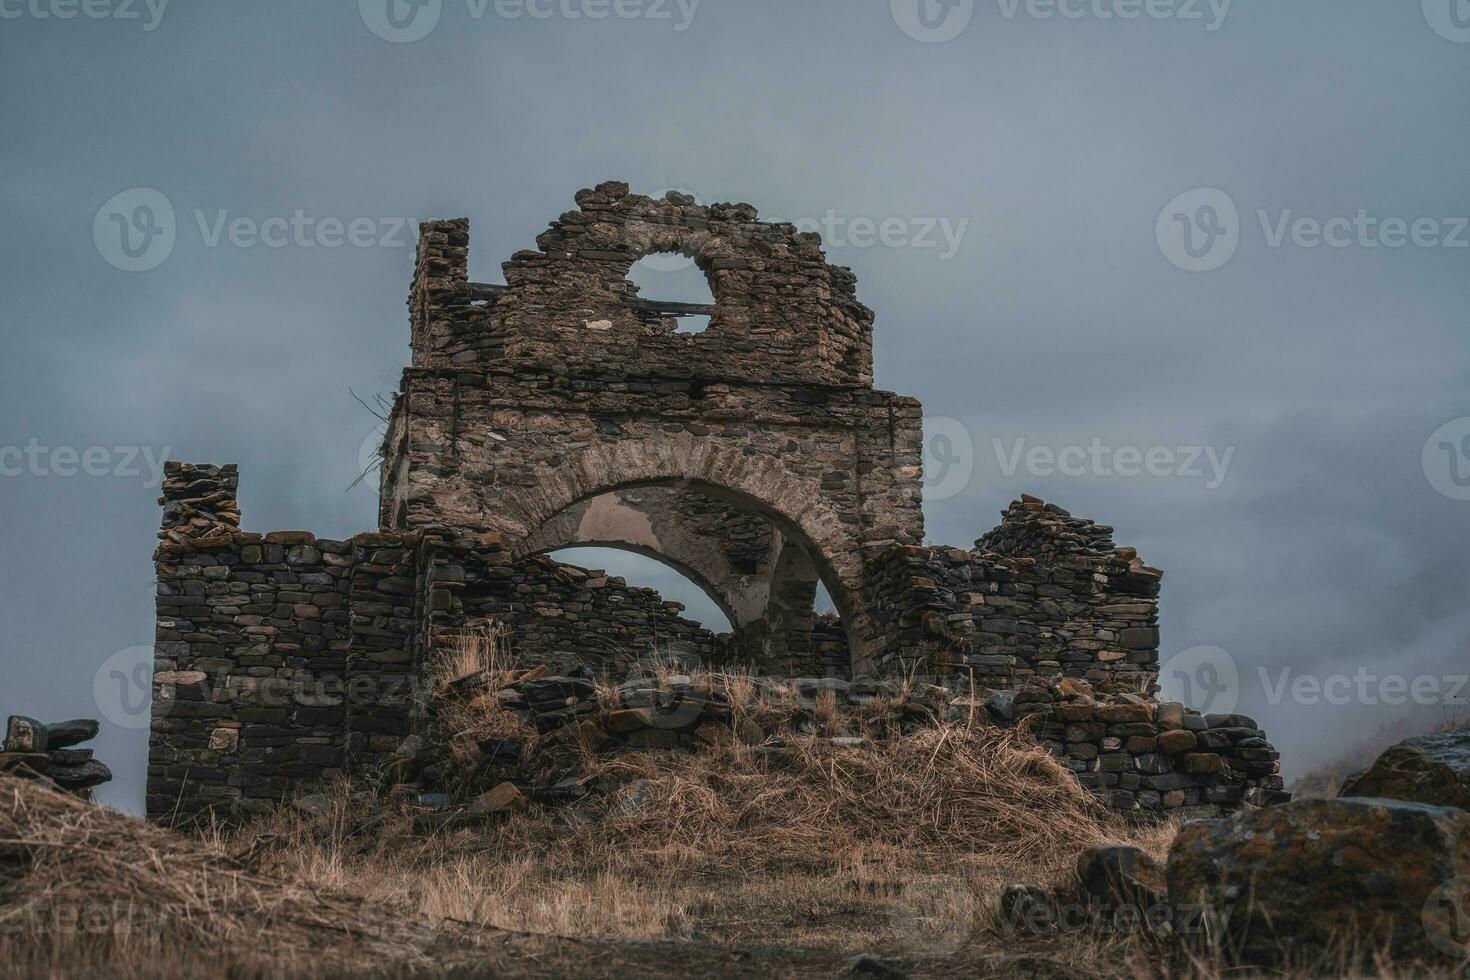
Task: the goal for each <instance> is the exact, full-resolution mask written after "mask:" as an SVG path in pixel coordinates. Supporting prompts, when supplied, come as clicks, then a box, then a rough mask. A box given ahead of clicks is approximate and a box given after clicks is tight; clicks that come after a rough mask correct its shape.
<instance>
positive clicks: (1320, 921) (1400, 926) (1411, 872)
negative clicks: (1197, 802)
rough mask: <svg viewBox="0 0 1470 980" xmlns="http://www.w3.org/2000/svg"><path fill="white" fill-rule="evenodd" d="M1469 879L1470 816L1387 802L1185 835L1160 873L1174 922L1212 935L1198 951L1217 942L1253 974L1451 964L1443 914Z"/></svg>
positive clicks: (1205, 824) (1350, 803)
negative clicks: (1189, 920) (1387, 960)
mask: <svg viewBox="0 0 1470 980" xmlns="http://www.w3.org/2000/svg"><path fill="white" fill-rule="evenodd" d="M1466 875H1470V813H1466V812H1465V811H1463V810H1458V809H1452V808H1448V807H1434V806H1428V805H1426V804H1422V803H1409V802H1403V801H1397V800H1382V799H1338V800H1302V801H1299V802H1296V803H1291V804H1287V805H1284V806H1277V807H1270V808H1267V809H1263V810H1252V811H1245V812H1241V813H1237V814H1235V815H1233V816H1231V817H1229V818H1226V819H1224V820H1210V821H1197V822H1194V823H1190V824H1187V825H1186V826H1185V827H1184V829H1183V830H1182V831H1181V832H1180V834H1179V836H1178V838H1177V839H1176V840H1175V841H1174V844H1173V846H1172V847H1171V848H1170V851H1169V862H1168V868H1167V880H1168V894H1169V902H1170V904H1171V905H1172V906H1173V907H1174V909H1175V912H1176V918H1177V917H1178V916H1179V914H1180V913H1183V912H1186V911H1194V912H1197V913H1198V916H1196V918H1199V919H1201V920H1202V921H1205V922H1209V923H1212V924H1213V925H1214V926H1215V927H1216V928H1212V929H1208V930H1201V931H1200V932H1199V933H1198V934H1197V935H1196V936H1195V937H1194V938H1195V939H1201V938H1202V937H1204V936H1205V935H1209V934H1211V933H1215V934H1217V935H1219V936H1220V937H1221V938H1222V947H1221V948H1220V951H1221V952H1224V953H1225V954H1226V955H1227V956H1228V957H1229V958H1231V959H1236V960H1239V961H1242V962H1245V963H1249V964H1253V965H1257V966H1266V967H1278V966H1297V967H1316V968H1317V969H1321V968H1323V966H1324V965H1328V966H1335V965H1336V964H1338V963H1339V962H1340V961H1342V960H1344V959H1347V960H1355V961H1359V962H1364V963H1368V962H1371V960H1372V958H1373V957H1375V956H1379V955H1387V956H1389V957H1391V958H1393V959H1395V960H1399V961H1405V960H1422V961H1426V962H1428V961H1433V960H1434V959H1435V958H1436V957H1442V956H1444V955H1445V953H1447V952H1449V953H1453V951H1454V942H1455V939H1454V937H1453V936H1452V935H1449V934H1448V933H1447V931H1446V930H1447V926H1446V923H1444V922H1442V921H1441V917H1440V916H1439V911H1440V909H1439V906H1440V905H1442V904H1446V903H1445V902H1443V901H1442V900H1443V899H1446V898H1448V899H1449V900H1450V901H1449V902H1448V904H1449V905H1450V906H1453V905H1454V900H1456V899H1458V898H1459V895H1458V894H1451V893H1452V892H1454V890H1455V889H1456V887H1457V885H1456V881H1457V879H1460V878H1462V877H1464V876H1466ZM1461 939H1462V940H1470V935H1466V936H1464V937H1461ZM1447 947H1448V948H1447ZM1462 952H1470V946H1466V947H1464V948H1463V950H1462ZM1283 960H1285V961H1283Z"/></svg>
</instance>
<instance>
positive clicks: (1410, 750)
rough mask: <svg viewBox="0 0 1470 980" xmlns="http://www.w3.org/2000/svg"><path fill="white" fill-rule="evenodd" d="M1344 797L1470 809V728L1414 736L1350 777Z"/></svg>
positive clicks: (1343, 791) (1343, 789) (1344, 788)
mask: <svg viewBox="0 0 1470 980" xmlns="http://www.w3.org/2000/svg"><path fill="white" fill-rule="evenodd" d="M1341 795H1343V796H1381V797H1387V798H1388V799H1393V800H1411V801H1413V802H1416V803H1429V804H1432V805H1434V806H1456V807H1459V808H1460V809H1462V810H1470V730H1461V731H1456V732H1443V733H1441V734H1438V735H1425V736H1422V737H1420V738H1411V739H1407V740H1405V741H1403V742H1400V743H1399V744H1398V745H1395V746H1394V747H1393V748H1391V749H1389V750H1388V751H1387V752H1384V753H1383V754H1382V755H1380V756H1379V757H1378V760H1377V761H1376V762H1374V763H1373V765H1372V766H1371V767H1370V768H1369V769H1368V771H1367V772H1365V773H1363V774H1361V775H1359V776H1356V777H1354V778H1353V779H1350V780H1348V782H1347V784H1346V785H1345V786H1343V788H1342V794H1341Z"/></svg>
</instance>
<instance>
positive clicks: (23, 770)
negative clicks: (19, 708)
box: [0, 715, 112, 794]
mask: <svg viewBox="0 0 1470 980" xmlns="http://www.w3.org/2000/svg"><path fill="white" fill-rule="evenodd" d="M97 728H98V726H97V722H95V721H92V720H91V719H88V718H78V719H76V720H74V721H58V722H53V723H52V724H49V725H47V724H43V723H42V722H39V721H37V720H36V719H34V718H27V717H25V716H24V715H11V716H10V720H9V721H8V722H7V723H6V726H5V743H4V745H3V746H0V773H5V774H8V775H13V776H20V777H22V778H32V779H39V780H43V781H46V782H50V783H53V784H55V785H56V786H58V787H59V788H61V789H64V790H68V791H70V792H73V793H80V794H84V793H86V791H87V790H89V789H91V788H92V787H93V786H100V785H102V784H103V783H105V782H107V781H108V780H110V779H112V770H111V769H108V768H107V767H106V766H105V765H103V764H102V763H100V762H98V761H97V760H96V759H94V758H92V750H91V749H79V748H76V747H75V746H76V745H77V744H78V743H79V742H87V741H90V740H91V739H94V738H96V737H97Z"/></svg>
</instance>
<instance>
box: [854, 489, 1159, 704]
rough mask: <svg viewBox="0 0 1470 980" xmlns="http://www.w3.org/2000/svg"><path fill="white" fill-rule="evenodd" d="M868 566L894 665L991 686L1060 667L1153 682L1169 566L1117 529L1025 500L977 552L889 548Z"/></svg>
mask: <svg viewBox="0 0 1470 980" xmlns="http://www.w3.org/2000/svg"><path fill="white" fill-rule="evenodd" d="M869 564H870V569H871V571H870V573H869V580H870V582H871V583H872V589H873V592H872V595H871V597H870V600H869V603H870V607H871V608H872V610H873V612H874V615H875V617H876V618H877V620H878V621H879V622H881V623H882V624H883V627H884V633H883V648H884V650H885V657H886V658H888V660H890V661H891V660H900V661H904V662H906V663H908V664H911V665H912V664H918V665H922V666H923V667H924V668H925V672H927V673H933V674H936V675H940V676H946V675H952V674H968V675H971V676H973V677H974V678H975V681H976V683H977V684H979V685H981V686H985V687H993V688H1003V687H1011V686H1015V685H1018V684H1023V683H1025V682H1027V681H1028V680H1031V679H1035V678H1046V677H1049V676H1051V675H1053V674H1061V675H1064V676H1068V677H1075V678H1078V679H1080V680H1085V681H1087V682H1089V683H1090V684H1093V685H1095V686H1096V687H1097V688H1098V689H1099V690H1104V691H1110V692H1112V691H1121V692H1127V691H1131V692H1136V693H1141V694H1149V693H1152V692H1153V691H1154V690H1156V687H1157V685H1156V678H1157V674H1158V645H1159V633H1158V592H1159V584H1160V582H1161V580H1162V577H1163V573H1162V572H1160V571H1158V570H1157V569H1154V568H1150V567H1148V566H1147V565H1145V564H1144V563H1143V562H1142V560H1141V559H1140V558H1139V557H1138V555H1137V553H1136V552H1135V551H1134V550H1133V549H1131V548H1117V547H1115V546H1114V544H1113V539H1112V529H1111V528H1109V527H1106V526H1104V525H1100V524H1095V523H1093V522H1092V521H1089V520H1087V519H1085V518H1077V517H1072V516H1071V515H1070V514H1068V513H1067V512H1066V511H1064V510H1062V509H1061V508H1060V507H1057V506H1056V505H1054V504H1047V503H1045V502H1044V501H1041V500H1039V499H1037V498H1035V497H1023V498H1022V499H1020V500H1017V501H1015V502H1014V503H1013V504H1011V506H1010V507H1009V508H1008V509H1007V510H1006V511H1005V513H1004V514H1003V515H1002V521H1001V523H1000V524H999V525H998V526H997V527H996V528H994V529H993V530H991V531H990V532H989V533H987V534H986V535H985V536H984V537H982V538H981V539H980V540H979V541H977V542H976V544H975V548H974V549H973V550H971V551H963V550H961V549H958V548H943V547H927V548H915V547H901V548H891V549H888V550H887V551H884V552H882V553H881V554H878V555H876V556H874V557H873V558H871V559H870V562H869Z"/></svg>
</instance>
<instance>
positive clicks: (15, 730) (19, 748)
mask: <svg viewBox="0 0 1470 980" xmlns="http://www.w3.org/2000/svg"><path fill="white" fill-rule="evenodd" d="M47 747H48V743H47V740H46V726H45V725H43V724H42V723H41V722H39V721H37V720H36V719H34V718H27V717H26V716H25V715H11V716H10V720H9V722H7V724H6V726H5V751H6V752H45V751H46V749H47Z"/></svg>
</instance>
